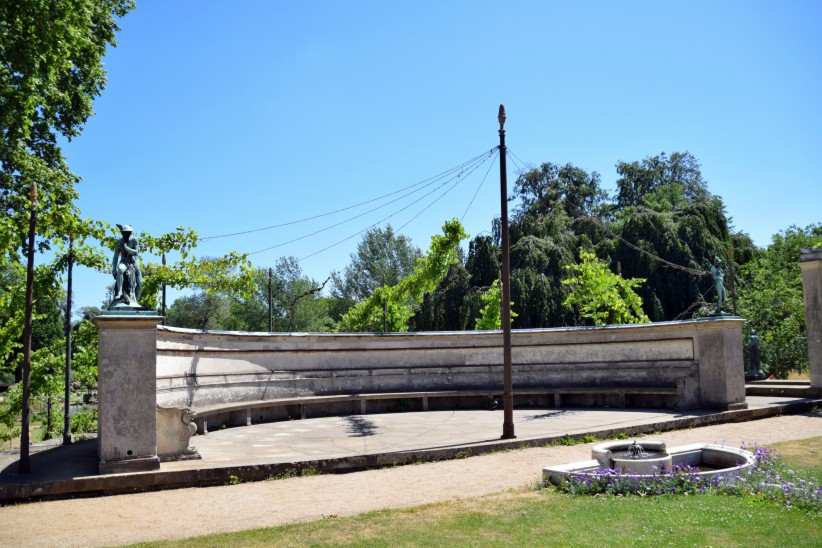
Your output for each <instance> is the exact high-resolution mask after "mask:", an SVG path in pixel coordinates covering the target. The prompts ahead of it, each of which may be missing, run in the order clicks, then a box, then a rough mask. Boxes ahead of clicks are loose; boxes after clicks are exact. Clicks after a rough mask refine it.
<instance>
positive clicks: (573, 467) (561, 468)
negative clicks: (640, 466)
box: [543, 440, 756, 480]
mask: <svg viewBox="0 0 822 548" xmlns="http://www.w3.org/2000/svg"><path fill="white" fill-rule="evenodd" d="M618 441H619V442H622V443H624V442H625V440H618ZM648 441H652V440H648ZM653 441H658V440H653ZM629 443H630V442H629ZM606 444H613V442H606V443H604V444H599V445H606ZM597 447H598V446H597ZM706 449H707V450H715V451H722V452H725V453H732V454H734V455H736V456H738V457H741V458H742V459H743V462H742V463H741V464H738V465H736V466H729V467H727V468H721V469H719V470H705V471H702V472H695V475H696V476H698V477H712V476H725V475H736V474H737V473H739V472H740V471H742V470H745V469H747V468H750V467H751V466H753V465H754V464H755V463H756V457H755V456H754V454H753V453H751V452H750V451H747V450H745V449H740V448H738V447H731V446H728V445H720V444H715V443H691V444H687V445H680V446H677V447H672V448H671V449H670V450H668V457H672V456H675V455H679V454H682V453H691V452H695V451H705V450H706ZM609 453H610V451H609ZM604 468H609V467H607V466H606V467H604ZM602 469H603V467H602V466H601V465H600V462H599V461H598V460H596V459H591V460H587V461H577V462H571V463H568V464H560V465H556V466H547V467H545V468H543V475H544V477H545V478H546V479H548V477H549V476H550V477H554V476H560V477H568V476H570V475H572V474H573V475H575V476H593V475H594V474H595V473H597V472H600V471H601V470H602ZM619 475H620V476H621V477H623V478H628V479H636V480H641V479H647V478H653V477H659V476H660V474H622V473H620V474H619ZM663 475H667V474H663Z"/></svg>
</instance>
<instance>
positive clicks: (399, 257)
mask: <svg viewBox="0 0 822 548" xmlns="http://www.w3.org/2000/svg"><path fill="white" fill-rule="evenodd" d="M419 256H420V250H419V249H418V248H417V247H415V246H414V245H413V244H412V243H411V239H410V238H408V237H407V236H404V235H402V234H397V233H395V232H394V229H393V228H392V227H391V225H388V226H386V227H385V228H373V229H371V230H369V231H368V232H366V233H365V235H364V236H363V239H362V240H361V241H360V243H359V244H357V251H356V252H354V253H352V254H351V263H350V264H349V265H348V266H347V267H346V268H345V270H344V272H343V273H342V274H340V273H337V272H335V273H333V274H332V280H333V284H332V288H331V295H332V296H333V297H334V298H335V299H337V300H338V301H339V303H338V305H337V308H338V314H340V315H342V314H343V313H344V312H345V311H346V310H348V308H350V307H351V306H352V305H353V304H354V303H357V302H359V301H362V300H364V299H366V298H368V297H369V296H370V295H371V294H372V293H374V290H376V289H377V288H378V287H381V286H384V285H396V284H397V283H399V281H400V280H402V279H403V278H405V277H406V276H408V275H409V274H410V273H411V271H412V270H413V269H414V263H415V262H416V260H417V259H418V258H419Z"/></svg>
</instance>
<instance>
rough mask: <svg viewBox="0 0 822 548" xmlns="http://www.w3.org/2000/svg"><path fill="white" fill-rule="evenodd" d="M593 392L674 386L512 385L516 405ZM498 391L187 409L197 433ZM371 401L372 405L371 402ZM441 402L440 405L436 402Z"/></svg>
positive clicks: (619, 402) (479, 399) (492, 400)
mask: <svg viewBox="0 0 822 548" xmlns="http://www.w3.org/2000/svg"><path fill="white" fill-rule="evenodd" d="M573 395H593V396H600V397H607V398H610V399H611V401H612V402H613V404H614V406H616V407H625V405H626V399H627V398H629V397H631V396H651V397H660V398H671V397H676V396H677V395H678V388H677V386H673V385H672V386H559V387H550V388H539V389H534V388H530V389H520V390H516V389H515V390H514V402H515V405H516V404H518V403H521V404H525V405H528V404H536V405H540V404H541V405H546V404H547V405H551V406H553V407H561V406H562V405H563V399H564V396H573ZM501 401H502V390H470V389H468V390H436V391H422V392H382V393H363V394H333V395H305V396H296V397H288V398H278V399H267V400H253V401H240V402H227V403H220V404H213V405H207V406H201V407H195V408H192V409H191V413H192V418H193V422H194V423H195V424H196V425H197V432H198V433H199V434H206V433H208V431H209V430H215V429H217V428H221V427H226V426H250V425H252V424H255V423H261V422H272V421H276V420H292V419H305V418H308V417H309V416H314V417H319V416H335V415H351V414H361V415H364V414H366V413H368V412H369V407H370V408H371V409H370V412H378V413H379V412H390V411H429V410H437V409H457V408H475V409H476V408H485V409H488V408H494V407H497V406H501ZM369 402H371V404H370V405H369ZM438 404H439V405H438Z"/></svg>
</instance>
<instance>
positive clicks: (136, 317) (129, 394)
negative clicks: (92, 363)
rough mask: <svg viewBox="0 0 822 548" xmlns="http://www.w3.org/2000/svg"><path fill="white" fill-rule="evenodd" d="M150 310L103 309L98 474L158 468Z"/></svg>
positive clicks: (154, 337)
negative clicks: (127, 311)
mask: <svg viewBox="0 0 822 548" xmlns="http://www.w3.org/2000/svg"><path fill="white" fill-rule="evenodd" d="M161 320H162V316H158V315H156V313H154V312H142V311H141V312H133V313H124V312H113V311H112V312H105V313H103V314H101V315H99V316H97V317H96V318H95V319H94V323H95V324H96V325H97V330H98V332H99V335H100V352H99V355H98V358H97V364H98V367H99V378H98V382H97V397H98V401H99V412H98V416H99V419H98V420H99V426H98V438H97V439H98V443H99V445H98V455H99V457H100V464H99V470H100V473H101V474H118V473H123V472H138V471H145V470H156V469H158V468H159V467H160V460H159V458H158V457H157V418H156V405H157V403H156V402H157V395H156V384H157V381H156V368H157V366H156V362H157V324H158V323H160V321H161Z"/></svg>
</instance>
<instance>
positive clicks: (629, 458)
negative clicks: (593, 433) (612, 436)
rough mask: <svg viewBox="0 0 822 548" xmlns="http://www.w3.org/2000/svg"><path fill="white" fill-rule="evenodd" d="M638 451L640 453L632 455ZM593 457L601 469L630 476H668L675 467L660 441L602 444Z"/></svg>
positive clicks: (596, 446)
mask: <svg viewBox="0 0 822 548" xmlns="http://www.w3.org/2000/svg"><path fill="white" fill-rule="evenodd" d="M636 451H639V453H638V454H636V455H635V454H632V453H634V452H636ZM591 456H592V457H593V458H594V459H596V461H597V462H598V463H599V466H600V468H610V469H613V470H616V471H617V472H619V473H622V474H629V475H653V474H667V473H670V472H671V470H672V467H673V464H672V461H671V456H670V455H669V454H668V451H667V449H666V448H665V442H663V441H659V440H643V441H642V442H635V441H623V440H620V441H609V442H605V443H600V444H597V445H595V446H594V447H593V449H591Z"/></svg>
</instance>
